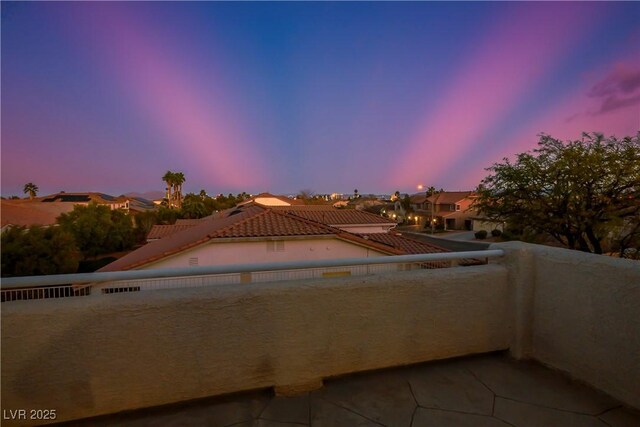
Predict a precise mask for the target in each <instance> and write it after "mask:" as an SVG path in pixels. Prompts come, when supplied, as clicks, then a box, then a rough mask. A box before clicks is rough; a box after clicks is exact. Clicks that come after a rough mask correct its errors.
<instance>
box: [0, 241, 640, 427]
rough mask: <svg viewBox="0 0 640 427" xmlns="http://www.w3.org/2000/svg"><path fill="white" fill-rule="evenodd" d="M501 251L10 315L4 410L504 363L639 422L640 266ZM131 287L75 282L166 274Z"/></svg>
mask: <svg viewBox="0 0 640 427" xmlns="http://www.w3.org/2000/svg"><path fill="white" fill-rule="evenodd" d="M491 250H492V251H493V250H498V251H497V252H484V253H483V255H484V256H487V255H489V254H491V255H489V256H492V257H498V259H497V262H492V263H490V264H488V265H480V266H471V267H464V268H441V269H435V270H424V269H421V270H417V269H416V270H410V271H394V272H391V273H381V274H370V275H364V276H355V277H335V278H328V279H326V280H307V279H303V280H289V281H275V282H264V283H246V284H242V285H237V284H230V285H220V286H207V287H201V288H178V289H167V290H166V291H162V292H126V293H117V294H112V295H110V296H109V297H101V298H60V299H44V300H39V301H37V302H31V301H16V302H13V303H9V304H3V306H2V342H1V348H2V365H1V369H2V408H3V410H5V409H6V410H18V409H24V410H27V413H28V411H29V410H30V409H34V410H43V409H55V410H56V414H57V419H56V421H65V420H74V419H79V418H86V417H92V416H97V415H102V414H110V413H116V412H120V411H126V410H132V409H137V408H145V407H151V406H158V405H164V404H169V403H174V402H179V401H185V400H191V399H198V398H203V397H208V396H217V395H222V394H228V393H235V392H241V391H246V390H255V389H262V388H271V387H273V388H274V389H275V391H276V393H280V394H291V393H296V392H300V391H305V390H309V389H311V388H317V387H320V386H321V385H322V383H323V379H325V378H330V377H335V376H340V375H344V374H349V373H353V372H360V371H367V370H373V369H381V368H389V367H394V366H404V365H409V364H413V363H420V362H426V361H430V360H436V359H445V358H451V357H458V356H464V355H469V354H476V353H486V352H492V351H497V350H508V351H509V353H510V354H511V355H512V356H513V357H515V358H518V359H535V360H537V361H539V362H541V363H543V364H545V365H547V366H550V367H554V368H556V369H558V370H561V371H564V372H566V373H568V374H569V375H570V376H571V377H573V378H576V379H578V380H580V381H582V382H585V383H588V384H590V385H591V386H593V387H595V388H597V389H600V390H601V391H603V392H605V393H607V394H609V395H611V396H613V397H614V398H616V399H618V400H620V401H622V402H623V403H625V404H627V405H629V406H632V407H635V408H640V393H638V384H640V368H639V366H640V365H639V364H638V355H639V354H640V316H638V307H639V306H640V268H639V265H640V264H638V262H636V261H631V260H624V259H614V258H609V257H604V256H597V255H591V254H585V253H581V252H576V251H568V250H564V249H557V248H548V247H541V246H536V245H528V244H524V243H520V242H509V243H503V244H497V245H492V247H491ZM503 254H504V255H503ZM458 255H460V254H458ZM501 255H503V256H501ZM453 256H455V255H453ZM462 256H464V257H468V256H469V255H467V254H464V255H462ZM473 257H478V253H477V252H475V253H474V255H473ZM389 258H391V257H389ZM383 259H384V258H383ZM427 260H428V261H429V262H433V261H434V259H433V258H431V257H429V258H427ZM379 261H380V260H378V259H376V260H371V259H369V260H368V261H367V262H379ZM421 261H425V260H424V259H422V260H416V259H415V258H408V259H401V261H398V260H397V259H396V260H394V262H396V263H397V262H401V264H402V263H405V262H409V263H411V262H421ZM389 262H391V259H389ZM347 263H348V262H347ZM300 267H301V268H310V267H318V265H315V266H311V265H306V266H305V267H302V266H300ZM338 267H343V266H338ZM224 268H228V269H229V270H225V269H224ZM224 268H219V269H218V268H216V269H215V270H214V271H215V272H216V273H220V274H232V273H233V272H234V271H235V272H236V273H238V271H236V270H235V268H236V267H224ZM247 268H248V269H249V270H250V271H252V272H253V271H254V270H256V268H255V266H254V268H249V267H247ZM261 268H262V267H261ZM272 268H275V266H273V265H272ZM278 268H280V269H282V268H290V266H282V265H280V266H278ZM189 270H191V272H192V273H193V274H194V275H197V274H202V271H198V270H193V269H189ZM240 273H241V274H242V273H246V271H244V272H240ZM109 274H110V275H111V274H115V273H109ZM121 274H123V275H119V276H118V275H116V276H111V277H109V276H102V278H101V279H100V280H102V279H104V280H105V281H106V282H98V281H96V275H90V276H83V277H79V278H76V279H78V280H80V281H82V280H84V281H85V282H84V283H88V282H92V283H107V282H108V281H109V280H111V281H113V280H141V279H145V278H142V277H133V276H128V275H129V274H150V275H151V276H149V277H153V276H154V275H157V274H158V273H157V272H155V273H153V272H144V271H140V272H122V273H121ZM124 274H126V275H127V276H125V275H124ZM161 274H184V272H180V273H178V272H177V271H174V272H173V273H169V272H168V271H165V272H163V273H161ZM43 279H44V278H43ZM31 280H33V279H31ZM53 280H54V283H46V285H47V286H48V285H52V286H53V285H59V284H60V283H67V282H65V281H64V280H65V279H61V280H63V282H55V280H56V279H53ZM74 283H76V284H78V283H82V282H74ZM33 284H34V282H30V283H26V285H28V286H29V285H33ZM36 284H37V283H36ZM21 285H22V286H24V285H25V284H17V283H15V282H13V283H11V282H10V283H9V284H8V285H7V284H6V282H5V283H3V288H4V287H5V286H10V287H11V286H21ZM42 285H43V286H45V284H44V283H43V284H42ZM28 422H29V420H27V423H28ZM32 423H33V424H37V423H42V420H39V421H37V422H32ZM3 425H4V423H3Z"/></svg>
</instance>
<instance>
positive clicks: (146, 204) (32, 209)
mask: <svg viewBox="0 0 640 427" xmlns="http://www.w3.org/2000/svg"><path fill="white" fill-rule="evenodd" d="M92 202H94V203H97V204H99V205H105V206H109V208H110V209H111V210H115V209H121V210H123V211H125V212H127V213H130V214H136V213H138V212H144V211H148V210H151V209H154V208H155V206H154V204H153V202H150V201H148V200H146V199H143V198H140V197H124V196H120V197H113V196H110V195H108V194H104V193H93V192H90V193H65V192H60V193H56V194H51V195H49V196H44V197H36V198H34V199H33V200H30V199H2V227H5V226H7V225H17V226H26V227H30V226H32V225H44V226H46V225H53V224H55V223H56V219H57V218H58V217H59V216H60V215H61V214H63V213H69V212H71V211H72V210H73V208H74V206H76V205H82V206H87V205H88V204H89V203H92Z"/></svg>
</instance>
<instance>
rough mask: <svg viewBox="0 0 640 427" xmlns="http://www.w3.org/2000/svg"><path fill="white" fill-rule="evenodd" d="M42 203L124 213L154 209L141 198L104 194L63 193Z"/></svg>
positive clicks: (45, 198) (147, 201) (53, 195)
mask: <svg viewBox="0 0 640 427" xmlns="http://www.w3.org/2000/svg"><path fill="white" fill-rule="evenodd" d="M39 201H40V202H42V203H65V204H69V205H72V206H73V205H82V206H87V205H88V204H89V203H97V204H98V205H105V206H108V207H109V209H111V210H116V209H121V210H124V211H125V212H128V213H129V212H132V213H137V212H145V211H148V210H151V209H154V208H155V207H156V206H155V204H154V203H153V202H152V201H150V200H146V199H144V198H142V197H127V196H117V197H114V196H110V195H109V194H105V193H96V192H88V193H66V192H64V191H62V192H60V193H56V194H52V195H49V196H45V197H42V198H39Z"/></svg>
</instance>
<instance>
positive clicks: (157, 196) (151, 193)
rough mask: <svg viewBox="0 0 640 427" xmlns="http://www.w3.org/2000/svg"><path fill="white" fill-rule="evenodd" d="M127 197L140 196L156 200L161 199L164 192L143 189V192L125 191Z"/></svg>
mask: <svg viewBox="0 0 640 427" xmlns="http://www.w3.org/2000/svg"><path fill="white" fill-rule="evenodd" d="M125 196H127V197H131V198H133V197H141V198H143V199H147V200H157V199H162V198H163V197H164V192H162V191H145V192H144V193H138V192H137V191H132V192H130V193H126V194H125Z"/></svg>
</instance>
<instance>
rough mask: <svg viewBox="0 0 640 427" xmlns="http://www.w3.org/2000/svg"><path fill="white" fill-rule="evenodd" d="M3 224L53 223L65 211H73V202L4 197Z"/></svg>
mask: <svg viewBox="0 0 640 427" xmlns="http://www.w3.org/2000/svg"><path fill="white" fill-rule="evenodd" d="M1 210H2V226H5V225H8V224H11V225H19V226H27V227H29V226H32V225H52V224H55V223H56V219H57V218H58V217H59V216H60V215H61V214H63V213H67V212H71V211H72V210H73V204H71V203H63V202H50V203H41V202H40V201H38V200H25V199H18V200H5V199H2V204H1Z"/></svg>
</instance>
